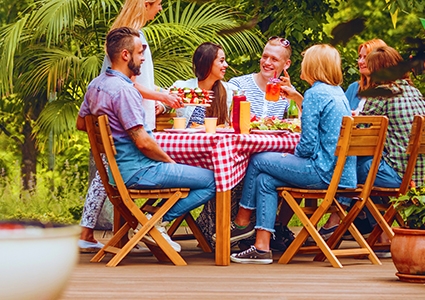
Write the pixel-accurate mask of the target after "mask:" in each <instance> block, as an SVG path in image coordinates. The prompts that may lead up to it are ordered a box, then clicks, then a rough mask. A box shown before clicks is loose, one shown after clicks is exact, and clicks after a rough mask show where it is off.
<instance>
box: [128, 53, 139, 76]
mask: <svg viewBox="0 0 425 300" xmlns="http://www.w3.org/2000/svg"><path fill="white" fill-rule="evenodd" d="M141 66H142V64H141V63H140V64H139V65H137V64H136V63H135V62H134V60H133V57H131V60H130V61H129V62H128V68H129V69H130V70H131V72H133V74H134V75H135V76H138V75H140V73H141V72H140V67H141Z"/></svg>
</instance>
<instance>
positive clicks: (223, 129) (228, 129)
mask: <svg viewBox="0 0 425 300" xmlns="http://www.w3.org/2000/svg"><path fill="white" fill-rule="evenodd" d="M215 132H217V133H235V130H234V129H233V128H231V127H220V125H218V126H217V128H216V129H215Z"/></svg>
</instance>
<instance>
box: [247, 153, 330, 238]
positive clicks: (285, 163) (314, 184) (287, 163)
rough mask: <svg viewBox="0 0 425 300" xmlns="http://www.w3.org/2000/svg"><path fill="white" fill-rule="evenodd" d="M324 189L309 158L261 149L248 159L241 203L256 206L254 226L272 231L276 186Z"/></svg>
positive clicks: (275, 210)
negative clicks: (261, 151)
mask: <svg viewBox="0 0 425 300" xmlns="http://www.w3.org/2000/svg"><path fill="white" fill-rule="evenodd" d="M280 186H286V187H304V188H312V189H323V188H327V187H328V184H327V183H325V182H324V181H322V179H321V178H320V177H319V175H318V174H317V172H316V170H315V169H314V168H313V166H312V164H311V162H310V160H309V159H305V158H301V157H297V156H295V155H292V154H287V153H283V154H282V153H277V152H263V153H258V154H254V155H253V156H252V157H251V160H250V161H249V165H248V169H247V172H246V176H245V183H244V186H243V190H242V199H241V202H240V204H239V205H240V206H241V207H243V208H246V209H250V210H254V209H256V210H257V212H256V217H257V224H256V226H255V228H256V229H263V230H267V231H270V232H274V231H275V230H274V224H275V220H276V212H277V204H278V203H277V201H278V195H277V191H276V188H277V187H280Z"/></svg>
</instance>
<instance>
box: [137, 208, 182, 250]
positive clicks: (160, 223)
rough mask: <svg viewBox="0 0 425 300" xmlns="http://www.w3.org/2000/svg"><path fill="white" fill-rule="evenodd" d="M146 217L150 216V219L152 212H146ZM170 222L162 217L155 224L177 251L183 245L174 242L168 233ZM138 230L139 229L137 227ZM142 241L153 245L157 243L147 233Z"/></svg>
mask: <svg viewBox="0 0 425 300" xmlns="http://www.w3.org/2000/svg"><path fill="white" fill-rule="evenodd" d="M146 217H147V218H148V220H150V219H151V218H152V215H151V214H146ZM168 224H169V222H167V221H165V222H163V221H162V219H160V220H159V221H158V223H156V224H155V228H156V229H157V230H158V231H159V232H160V233H161V234H162V237H163V238H164V239H165V240H166V241H167V242H168V244H170V245H171V247H173V249H174V250H175V251H176V252H180V251H181V250H182V247H181V246H180V244H179V243H176V242H174V241H173V240H172V239H171V237H170V236H169V235H168V233H167V228H166V227H167V226H168ZM136 230H137V229H136ZM136 230H134V231H135V232H137V231H136ZM142 241H143V242H144V243H150V244H152V245H156V242H155V240H154V239H153V238H152V237H151V236H150V235H149V234H146V235H145V236H144V237H143V238H142Z"/></svg>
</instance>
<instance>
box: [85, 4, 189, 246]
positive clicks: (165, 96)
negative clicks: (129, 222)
mask: <svg viewBox="0 0 425 300" xmlns="http://www.w3.org/2000/svg"><path fill="white" fill-rule="evenodd" d="M161 2H162V0H127V1H126V2H125V3H124V6H123V7H122V10H121V12H120V14H119V15H118V16H117V18H116V20H115V22H114V23H113V24H112V27H111V30H113V29H115V28H118V27H123V26H126V27H130V28H134V29H137V30H139V31H140V39H141V40H142V43H143V44H144V45H147V47H146V49H145V52H144V58H145V60H144V62H143V64H142V66H141V70H140V71H141V74H140V75H139V76H137V77H135V78H132V80H133V81H135V85H134V86H135V87H136V88H137V89H138V90H139V92H140V93H141V94H142V96H143V101H142V103H141V105H142V106H143V108H144V109H145V112H146V120H147V121H146V124H145V129H146V131H150V130H153V129H154V128H155V101H154V100H158V101H161V102H164V103H165V104H166V105H168V106H171V107H174V108H179V107H181V105H180V99H179V98H178V97H177V96H176V95H171V94H169V92H168V91H166V90H164V91H163V92H161V90H162V89H160V88H158V87H156V86H155V84H154V72H153V63H152V55H151V51H150V49H149V45H148V43H147V42H146V38H145V36H144V34H143V32H142V31H141V29H142V28H143V27H144V26H145V24H146V22H147V21H151V20H153V19H154V18H155V16H156V15H157V14H158V12H160V11H161V10H162V6H161ZM110 65H111V62H110V60H109V58H108V56H105V60H104V62H103V67H102V71H101V72H104V71H105V70H106V68H107V67H109V66H110ZM147 99H152V100H147ZM106 197H107V195H106V192H105V189H104V187H103V184H102V181H101V179H100V176H99V173H98V172H97V171H96V175H95V177H94V178H93V180H92V182H91V184H90V187H89V190H88V192H87V195H86V201H85V203H84V209H83V215H82V217H81V222H80V226H81V227H82V230H81V235H80V240H79V241H78V245H79V247H80V249H81V250H82V251H87V252H92V251H98V250H99V249H101V248H102V247H103V244H102V243H100V242H98V241H97V240H96V239H95V238H94V227H95V225H96V222H97V219H98V217H99V214H100V212H101V210H102V206H103V203H104V202H105V199H106Z"/></svg>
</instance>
